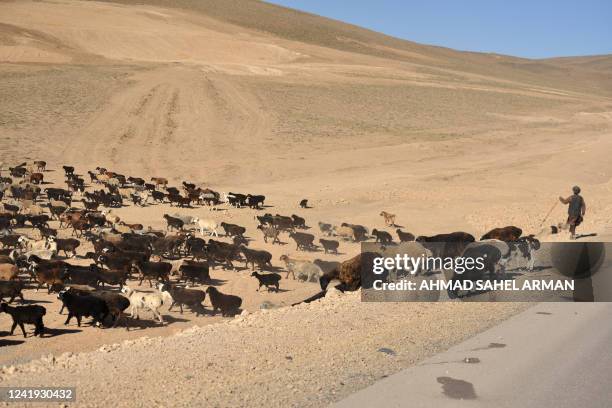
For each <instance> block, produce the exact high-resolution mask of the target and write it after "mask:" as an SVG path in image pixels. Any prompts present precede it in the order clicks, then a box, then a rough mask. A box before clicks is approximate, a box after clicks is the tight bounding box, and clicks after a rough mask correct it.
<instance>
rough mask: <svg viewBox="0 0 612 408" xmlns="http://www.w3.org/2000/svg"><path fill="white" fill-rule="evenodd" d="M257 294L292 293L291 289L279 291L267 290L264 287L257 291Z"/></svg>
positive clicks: (280, 289)
mask: <svg viewBox="0 0 612 408" xmlns="http://www.w3.org/2000/svg"><path fill="white" fill-rule="evenodd" d="M255 292H260V293H284V292H291V289H282V288H279V289H278V290H276V288H274V289H268V290H266V289H265V288H264V287H263V286H262V287H261V288H260V290H256V291H255Z"/></svg>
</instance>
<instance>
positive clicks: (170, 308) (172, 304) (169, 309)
mask: <svg viewBox="0 0 612 408" xmlns="http://www.w3.org/2000/svg"><path fill="white" fill-rule="evenodd" d="M175 304H176V302H175V301H174V300H173V301H172V303H171V304H170V307H169V308H168V311H169V312H171V311H172V306H174V305H175Z"/></svg>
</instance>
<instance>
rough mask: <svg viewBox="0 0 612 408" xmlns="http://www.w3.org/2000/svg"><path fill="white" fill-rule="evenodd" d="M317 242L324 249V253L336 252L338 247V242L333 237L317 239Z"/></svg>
mask: <svg viewBox="0 0 612 408" xmlns="http://www.w3.org/2000/svg"><path fill="white" fill-rule="evenodd" d="M319 242H320V243H321V245H323V249H324V250H325V253H326V254H327V253H329V252H331V253H334V254H338V247H339V246H340V243H339V242H338V241H336V240H333V239H323V238H321V239H319Z"/></svg>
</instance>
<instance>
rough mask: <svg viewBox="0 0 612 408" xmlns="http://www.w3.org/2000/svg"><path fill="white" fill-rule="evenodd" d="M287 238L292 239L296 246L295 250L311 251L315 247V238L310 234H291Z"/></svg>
mask: <svg viewBox="0 0 612 408" xmlns="http://www.w3.org/2000/svg"><path fill="white" fill-rule="evenodd" d="M289 237H291V238H293V240H294V241H295V244H296V249H297V250H300V249H302V250H304V251H306V250H311V249H313V248H314V247H315V245H314V243H313V242H314V239H315V236H314V235H312V234H307V233H305V232H291V233H290V234H289Z"/></svg>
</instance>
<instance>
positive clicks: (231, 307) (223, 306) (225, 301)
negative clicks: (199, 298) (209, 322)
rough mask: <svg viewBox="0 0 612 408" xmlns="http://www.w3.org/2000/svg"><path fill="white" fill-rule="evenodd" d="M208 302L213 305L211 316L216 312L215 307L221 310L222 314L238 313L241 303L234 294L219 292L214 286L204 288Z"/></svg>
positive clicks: (231, 314)
mask: <svg viewBox="0 0 612 408" xmlns="http://www.w3.org/2000/svg"><path fill="white" fill-rule="evenodd" d="M206 293H208V297H209V299H210V303H211V304H212V306H213V316H214V315H216V314H217V309H219V310H221V315H222V316H233V315H235V314H236V313H238V310H239V309H240V306H241V305H242V299H241V298H240V297H238V296H235V295H226V294H224V293H221V292H219V291H218V290H217V288H215V287H214V286H209V287H208V288H207V289H206Z"/></svg>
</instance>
